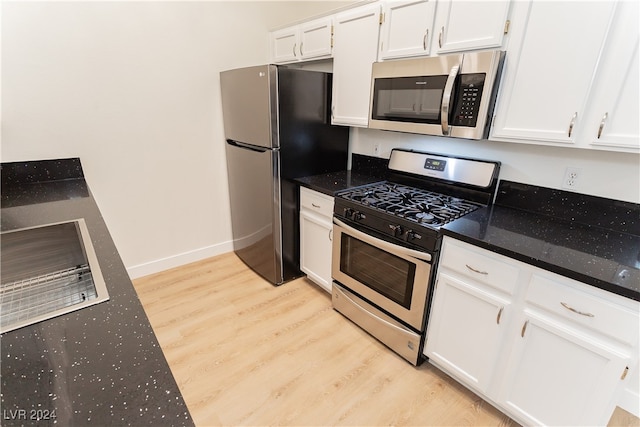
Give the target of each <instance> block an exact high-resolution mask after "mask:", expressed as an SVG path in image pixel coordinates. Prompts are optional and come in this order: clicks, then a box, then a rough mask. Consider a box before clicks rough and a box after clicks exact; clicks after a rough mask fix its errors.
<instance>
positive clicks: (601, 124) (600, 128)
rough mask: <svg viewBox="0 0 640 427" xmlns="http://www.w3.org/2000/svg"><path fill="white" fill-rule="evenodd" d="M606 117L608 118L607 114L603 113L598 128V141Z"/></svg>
mask: <svg viewBox="0 0 640 427" xmlns="http://www.w3.org/2000/svg"><path fill="white" fill-rule="evenodd" d="M607 117H609V113H604V116H602V120H601V121H600V127H599V128H598V139H600V137H601V136H602V130H603V129H604V124H605V122H606V121H607Z"/></svg>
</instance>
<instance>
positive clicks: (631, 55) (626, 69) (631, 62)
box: [585, 1, 640, 151]
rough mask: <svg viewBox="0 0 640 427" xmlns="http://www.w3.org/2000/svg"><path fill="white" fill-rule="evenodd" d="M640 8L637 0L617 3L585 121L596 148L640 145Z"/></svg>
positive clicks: (633, 147) (637, 147) (588, 133)
mask: <svg viewBox="0 0 640 427" xmlns="http://www.w3.org/2000/svg"><path fill="white" fill-rule="evenodd" d="M638 9H639V3H638V2H637V1H620V2H618V3H617V7H616V12H615V19H614V23H615V25H612V26H611V30H610V32H609V36H608V38H607V43H606V46H605V50H604V52H603V55H602V58H601V60H600V64H601V65H600V68H599V70H598V73H597V74H596V78H595V83H594V90H593V92H592V94H591V98H590V101H589V108H590V111H591V115H590V116H589V118H588V119H587V120H586V122H585V133H586V139H587V141H588V142H589V143H591V144H592V145H593V146H594V147H595V148H604V149H611V148H620V149H629V150H628V151H638V149H640V131H639V129H638V127H639V122H638V117H640V111H639V110H638V105H639V104H640V100H639V99H638V96H639V94H640V87H639V85H638V82H639V81H640V79H639V78H638V76H639V75H640V71H639V69H638V40H639V39H640V37H639V32H638V15H639V13H640V12H639V10H638Z"/></svg>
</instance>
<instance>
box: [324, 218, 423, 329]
mask: <svg viewBox="0 0 640 427" xmlns="http://www.w3.org/2000/svg"><path fill="white" fill-rule="evenodd" d="M332 257H333V259H332V267H331V272H332V277H333V279H334V280H335V281H337V282H339V283H341V284H342V285H344V286H346V287H347V288H349V289H350V290H351V291H353V292H355V293H356V294H358V295H359V296H361V297H362V298H364V299H366V300H368V301H369V302H371V303H373V304H375V305H376V306H378V307H379V308H381V309H382V310H384V311H386V312H387V313H388V314H390V315H392V316H394V317H395V318H397V319H399V320H401V321H403V322H404V323H406V324H407V325H409V326H411V327H413V328H415V330H417V331H422V330H423V326H424V320H425V319H424V316H425V311H426V310H425V308H426V305H427V292H428V290H429V282H430V277H431V264H430V261H431V255H430V254H429V253H427V252H421V251H416V250H413V249H409V248H405V247H402V246H398V245H396V244H393V243H389V242H387V241H385V240H382V239H379V238H376V237H373V236H371V235H369V234H367V233H365V232H362V231H360V230H358V229H355V228H353V227H351V226H350V225H347V224H345V223H344V222H342V221H341V220H339V219H337V218H334V219H333V250H332Z"/></svg>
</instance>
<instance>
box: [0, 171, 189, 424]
mask: <svg viewBox="0 0 640 427" xmlns="http://www.w3.org/2000/svg"><path fill="white" fill-rule="evenodd" d="M77 218H84V220H85V222H86V225H87V227H88V230H89V234H90V236H91V241H92V243H93V245H94V248H95V252H96V255H97V257H98V262H99V264H100V268H101V270H102V274H103V276H104V279H105V282H106V285H107V289H108V292H109V298H110V299H109V300H108V301H105V302H102V303H99V304H97V305H93V306H90V307H87V308H84V309H81V310H78V311H74V312H72V313H70V314H66V315H63V316H59V317H56V318H53V319H50V320H46V321H43V322H40V323H37V324H34V325H31V326H26V327H23V328H20V329H16V330H14V331H10V332H6V333H4V334H2V336H1V338H0V341H1V342H0V346H1V356H2V361H1V377H2V378H1V385H2V392H1V395H0V398H1V405H2V411H3V418H2V424H3V425H5V426H9V425H53V424H57V425H63V426H73V425H91V424H94V425H144V424H147V425H154V426H156V425H193V421H192V419H191V416H190V414H189V412H188V409H187V407H186V405H185V402H184V400H183V398H182V395H181V393H180V390H179V389H178V386H177V384H176V382H175V379H174V377H173V374H172V373H171V370H170V369H169V366H168V364H167V361H166V359H165V357H164V354H163V352H162V349H161V348H160V346H159V344H158V341H157V339H156V336H155V334H154V332H153V330H152V328H151V325H150V324H149V321H148V318H147V316H146V314H145V312H144V310H143V308H142V305H141V303H140V301H139V299H138V296H137V294H136V292H135V289H134V288H133V285H132V283H131V280H130V279H129V276H128V275H127V272H126V269H125V267H124V265H123V263H122V260H121V259H120V256H119V254H118V252H117V250H116V247H115V245H114V243H113V240H112V239H111V236H110V234H109V231H108V229H107V227H106V225H105V222H104V220H103V218H102V216H101V214H100V211H99V209H98V206H97V204H96V202H95V200H94V199H93V197H92V195H91V193H90V191H89V189H88V187H87V183H86V182H85V180H84V177H83V174H82V168H81V166H80V161H79V159H63V160H57V161H39V162H21V163H3V164H2V231H7V230H13V229H20V228H24V227H31V226H37V225H43V224H49V223H55V222H63V221H69V220H74V219H77ZM38 417H39V418H40V419H37V418H38Z"/></svg>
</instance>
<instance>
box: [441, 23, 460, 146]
mask: <svg viewBox="0 0 640 427" xmlns="http://www.w3.org/2000/svg"><path fill="white" fill-rule="evenodd" d="M443 28H444V27H443ZM459 71H460V65H454V66H453V67H451V71H450V72H449V77H447V83H446V84H445V85H444V95H443V96H442V107H440V122H441V123H442V134H443V135H449V107H450V106H451V98H452V96H453V85H454V83H455V82H456V77H458V72H459Z"/></svg>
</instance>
